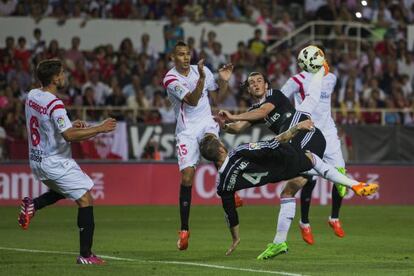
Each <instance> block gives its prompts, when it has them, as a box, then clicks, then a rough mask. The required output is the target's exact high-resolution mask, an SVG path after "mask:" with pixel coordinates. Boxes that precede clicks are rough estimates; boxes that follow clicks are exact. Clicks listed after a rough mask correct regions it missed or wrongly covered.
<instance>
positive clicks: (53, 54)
mask: <svg viewBox="0 0 414 276" xmlns="http://www.w3.org/2000/svg"><path fill="white" fill-rule="evenodd" d="M46 58H47V59H51V58H59V43H58V41H57V40H56V39H52V40H51V41H50V43H49V47H48V48H47V51H46Z"/></svg>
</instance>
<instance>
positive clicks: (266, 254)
mask: <svg viewBox="0 0 414 276" xmlns="http://www.w3.org/2000/svg"><path fill="white" fill-rule="evenodd" d="M287 252H288V246H287V243H286V242H282V243H278V244H275V243H269V244H268V245H267V248H266V250H265V251H263V252H262V254H260V255H259V256H257V259H258V260H267V259H270V258H273V257H276V256H277V255H280V254H284V253H287Z"/></svg>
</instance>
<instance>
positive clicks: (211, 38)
mask: <svg viewBox="0 0 414 276" xmlns="http://www.w3.org/2000/svg"><path fill="white" fill-rule="evenodd" d="M205 34H206V29H205V28H203V29H202V30H201V36H200V47H201V49H202V50H205V49H210V51H213V46H214V43H216V42H217V40H216V38H217V34H216V33H215V32H214V31H209V32H208V33H207V40H205Z"/></svg>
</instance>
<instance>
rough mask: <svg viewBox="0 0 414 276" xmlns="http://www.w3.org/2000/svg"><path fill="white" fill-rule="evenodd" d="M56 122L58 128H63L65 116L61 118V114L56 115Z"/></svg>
mask: <svg viewBox="0 0 414 276" xmlns="http://www.w3.org/2000/svg"><path fill="white" fill-rule="evenodd" d="M57 124H58V127H59V128H64V127H65V126H66V123H65V118H63V117H62V116H61V117H58V118H57Z"/></svg>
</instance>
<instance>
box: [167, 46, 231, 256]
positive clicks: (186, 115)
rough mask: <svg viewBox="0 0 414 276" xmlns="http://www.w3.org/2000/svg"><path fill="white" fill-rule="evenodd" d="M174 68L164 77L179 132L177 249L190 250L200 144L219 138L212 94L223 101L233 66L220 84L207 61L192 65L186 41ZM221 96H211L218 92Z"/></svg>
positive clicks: (221, 73)
mask: <svg viewBox="0 0 414 276" xmlns="http://www.w3.org/2000/svg"><path fill="white" fill-rule="evenodd" d="M172 59H173V62H174V67H173V68H172V69H171V70H169V71H168V72H167V74H166V75H165V77H164V81H163V83H164V87H165V88H166V90H167V94H168V98H169V99H170V101H171V103H172V104H173V106H174V111H175V116H176V120H177V125H176V129H175V138H176V148H177V157H178V166H179V169H180V172H181V186H180V197H179V202H180V218H181V228H180V231H179V238H178V241H177V247H178V249H179V250H186V249H187V247H188V239H189V237H190V232H189V225H188V222H189V216H190V206H191V189H192V185H193V178H194V173H195V166H196V165H197V163H198V161H199V158H200V151H199V142H200V141H201V139H202V138H203V137H204V135H205V134H207V133H210V134H213V135H215V136H218V132H219V127H218V124H217V123H216V122H215V121H214V119H213V116H212V113H211V107H210V102H209V97H208V95H209V94H210V95H211V97H212V99H213V100H214V101H219V100H220V99H219V97H220V95H224V94H225V93H223V92H225V91H226V90H227V89H228V81H229V79H230V76H231V74H232V71H233V65H231V64H227V65H225V66H224V67H222V68H221V69H220V70H219V80H218V85H217V83H216V82H215V80H214V76H213V74H212V73H211V71H210V70H209V69H208V68H207V67H205V66H204V60H200V61H199V62H198V64H197V65H190V59H191V53H190V49H189V47H188V46H187V44H185V43H184V42H178V43H177V44H176V45H175V47H174V49H173V52H172ZM217 90H218V92H219V94H218V95H217V94H215V93H211V92H213V91H217Z"/></svg>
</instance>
